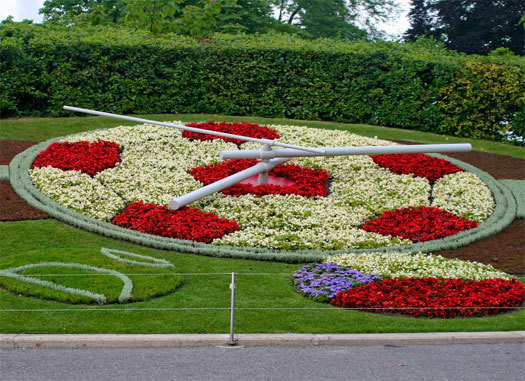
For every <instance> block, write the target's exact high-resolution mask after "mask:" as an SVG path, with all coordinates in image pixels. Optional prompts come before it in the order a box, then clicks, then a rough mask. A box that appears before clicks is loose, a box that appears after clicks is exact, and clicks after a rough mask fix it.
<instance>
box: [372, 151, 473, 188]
mask: <svg viewBox="0 0 525 381" xmlns="http://www.w3.org/2000/svg"><path fill="white" fill-rule="evenodd" d="M372 160H374V163H376V164H377V165H379V166H380V167H383V168H388V169H390V171H391V172H394V173H397V174H398V175H408V174H413V175H414V176H417V177H426V178H427V179H428V181H429V183H430V184H434V182H435V181H436V180H437V179H440V178H441V177H443V176H445V175H449V174H451V173H456V172H464V169H461V168H459V167H456V166H455V165H454V164H452V163H451V162H450V161H447V160H444V159H439V158H437V157H432V156H428V155H425V154H422V153H407V154H395V155H372Z"/></svg>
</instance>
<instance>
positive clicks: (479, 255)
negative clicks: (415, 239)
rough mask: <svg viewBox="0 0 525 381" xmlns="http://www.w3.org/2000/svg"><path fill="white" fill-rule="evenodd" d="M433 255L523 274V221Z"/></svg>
mask: <svg viewBox="0 0 525 381" xmlns="http://www.w3.org/2000/svg"><path fill="white" fill-rule="evenodd" d="M435 254H439V255H442V256H444V257H446V258H460V259H466V260H469V261H476V262H481V263H488V264H491V265H492V266H494V267H496V268H497V269H500V270H503V271H505V272H508V273H510V274H525V255H524V254H525V220H521V219H519V218H517V219H515V220H514V222H513V223H512V224H510V225H509V226H507V227H506V228H505V229H503V231H501V232H500V233H499V234H496V235H493V236H491V237H489V238H485V239H483V240H481V241H477V242H474V243H471V244H470V245H468V246H466V247H461V248H459V249H455V250H443V251H439V252H436V253H435Z"/></svg>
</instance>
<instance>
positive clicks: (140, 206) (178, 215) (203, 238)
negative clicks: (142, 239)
mask: <svg viewBox="0 0 525 381" xmlns="http://www.w3.org/2000/svg"><path fill="white" fill-rule="evenodd" d="M111 222H112V223H113V224H115V225H118V226H121V227H124V228H127V229H133V230H138V231H139V232H143V233H148V234H153V235H160V236H163V237H171V238H178V239H186V240H191V241H198V242H206V243H210V242H211V241H213V240H214V239H215V238H220V237H222V236H224V235H225V234H229V233H232V232H235V231H237V230H239V229H240V228H239V225H238V224H237V222H235V221H230V220H228V219H226V218H220V217H218V216H217V215H216V214H215V213H204V212H202V211H201V210H199V209H195V208H187V207H184V208H181V209H178V210H170V209H168V208H167V207H166V206H160V205H155V204H144V203H142V202H133V203H131V204H130V205H129V206H128V207H127V208H126V209H124V211H123V212H122V213H120V214H119V215H117V216H115V217H114V218H113V220H112V221H111Z"/></svg>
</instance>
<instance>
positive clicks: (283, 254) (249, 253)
mask: <svg viewBox="0 0 525 381" xmlns="http://www.w3.org/2000/svg"><path fill="white" fill-rule="evenodd" d="M60 139H63V137H59V138H53V139H50V140H47V141H45V142H42V143H40V144H38V145H35V146H32V147H30V148H28V149H27V150H25V151H23V152H21V153H20V154H18V155H17V156H16V157H15V158H14V159H13V160H12V161H11V163H10V165H9V173H10V181H11V185H12V187H13V189H14V190H15V192H16V193H17V194H18V195H19V196H20V197H22V198H23V199H25V200H26V201H27V202H28V203H29V204H30V205H32V206H34V207H36V208H37V209H40V210H42V211H44V212H46V213H47V214H49V215H50V216H52V217H54V218H56V219H58V220H60V221H62V222H65V223H67V224H69V225H72V226H75V227H78V228H81V229H84V230H87V231H90V232H93V233H96V234H100V235H103V236H106V237H109V238H113V239H121V240H124V241H128V242H132V243H136V244H139V245H142V246H147V247H152V248H155V249H163V250H171V251H178V252H185V253H192V254H198V255H206V256H212V257H226V258H237V259H252V260H264V261H275V262H287V263H306V262H316V261H322V260H324V258H326V257H327V256H329V255H334V254H341V253H366V252H408V253H417V252H436V251H440V250H449V249H456V248H459V247H463V246H466V245H468V244H471V243H472V242H475V241H478V240H480V239H483V238H486V237H489V236H491V235H494V234H496V233H498V232H500V231H501V230H503V229H504V228H505V227H506V226H508V225H509V224H510V223H512V221H513V220H514V218H515V216H516V213H517V205H516V199H515V198H514V196H513V194H512V192H511V191H510V189H509V188H507V187H506V186H505V185H503V183H501V182H499V181H497V180H496V179H494V178H493V177H492V176H491V175H490V174H488V173H486V172H484V171H482V170H480V169H478V168H476V167H474V166H472V165H470V164H467V163H464V162H462V161H460V160H457V159H454V158H450V157H447V156H444V155H439V154H432V156H435V157H439V158H444V159H446V160H449V161H450V162H452V163H453V164H455V165H457V166H459V167H461V168H463V169H465V170H466V171H468V172H471V173H473V174H475V175H477V176H478V177H479V178H480V179H481V180H482V181H483V182H484V183H485V184H486V185H487V186H488V188H489V189H490V191H491V192H492V194H493V196H494V200H495V203H496V206H495V209H494V212H493V213H492V215H491V216H490V217H489V218H488V219H487V220H486V221H484V222H483V223H481V224H480V225H479V226H478V227H476V228H474V229H471V230H467V231H462V232H459V233H457V234H455V235H454V236H449V237H445V238H442V239H438V240H434V241H427V242H420V243H415V244H410V245H400V246H391V247H383V248H372V249H358V250H352V249H340V250H327V251H321V250H298V251H284V250H283V251H277V250H270V249H264V248H253V247H241V248H240V247H231V246H215V245H212V244H205V243H199V242H191V241H185V240H179V239H175V238H166V237H159V236H153V235H150V234H145V233H141V232H137V231H133V230H129V229H124V228H121V227H118V226H115V225H112V224H111V223H108V222H103V221H99V220H96V219H93V218H90V217H87V216H85V215H83V214H80V213H78V212H75V211H73V210H71V209H69V208H66V207H64V206H62V205H60V204H58V203H57V202H55V201H54V200H52V199H51V198H49V197H47V196H46V195H44V194H43V193H42V192H40V191H39V190H38V189H37V188H36V187H35V186H34V185H33V183H32V181H31V178H30V176H29V168H30V166H31V163H32V162H33V161H34V159H35V157H36V156H37V155H38V153H39V152H40V151H43V150H45V149H46V148H47V147H48V146H49V145H50V144H52V143H54V142H56V141H59V140H60Z"/></svg>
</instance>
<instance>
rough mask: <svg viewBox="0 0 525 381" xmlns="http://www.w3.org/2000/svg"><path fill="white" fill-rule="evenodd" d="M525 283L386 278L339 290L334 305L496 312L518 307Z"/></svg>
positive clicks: (430, 312) (424, 312) (409, 311)
mask: <svg viewBox="0 0 525 381" xmlns="http://www.w3.org/2000/svg"><path fill="white" fill-rule="evenodd" d="M524 297H525V285H523V284H522V283H521V282H518V281H517V280H516V279H513V280H506V279H486V280H480V281H474V280H462V279H443V278H406V279H386V280H383V281H381V282H375V283H374V282H373V283H368V284H365V285H362V286H360V287H357V288H350V289H348V290H347V291H341V292H339V293H337V295H336V296H335V298H334V299H333V300H332V302H331V304H332V305H334V306H338V307H343V308H358V309H361V310H363V311H371V312H382V313H401V314H406V315H412V316H418V317H423V316H426V317H438V318H452V317H459V316H463V317H466V316H484V315H495V314H497V313H500V312H503V311H508V310H509V309H508V308H509V307H518V306H519V305H520V304H521V303H522V302H523V300H524Z"/></svg>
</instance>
